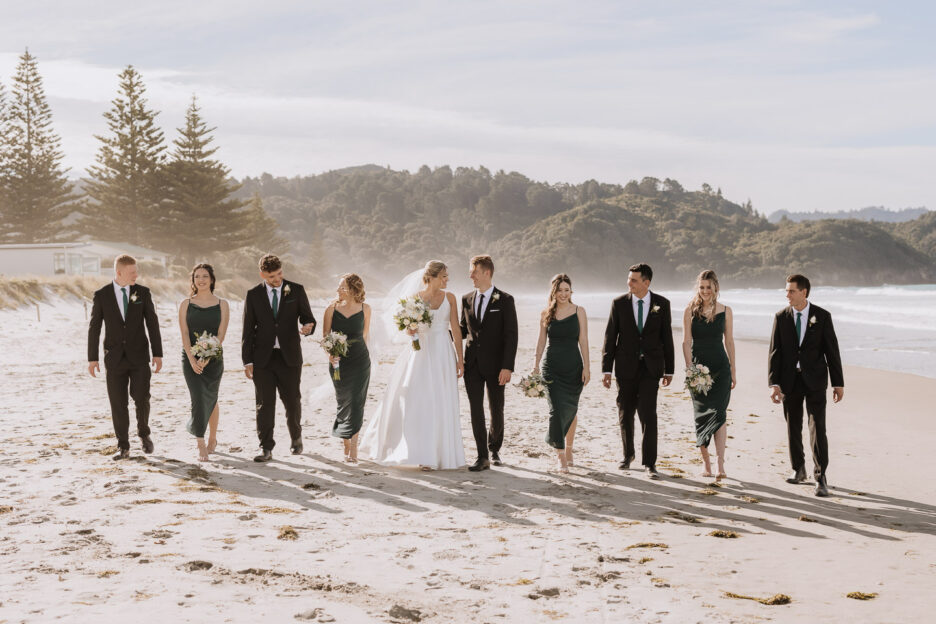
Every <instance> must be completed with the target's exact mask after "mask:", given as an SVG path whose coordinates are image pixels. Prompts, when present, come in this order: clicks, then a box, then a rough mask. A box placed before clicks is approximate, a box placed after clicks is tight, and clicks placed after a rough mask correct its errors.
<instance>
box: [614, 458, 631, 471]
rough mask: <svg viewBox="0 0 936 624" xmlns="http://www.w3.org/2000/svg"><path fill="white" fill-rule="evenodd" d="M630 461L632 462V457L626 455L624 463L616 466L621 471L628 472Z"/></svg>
mask: <svg viewBox="0 0 936 624" xmlns="http://www.w3.org/2000/svg"><path fill="white" fill-rule="evenodd" d="M632 461H634V456H633V455H628V456H627V457H625V458H624V461H622V462H621V463H620V464H618V468H620V469H621V470H630V465H631V462H632Z"/></svg>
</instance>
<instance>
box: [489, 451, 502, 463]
mask: <svg viewBox="0 0 936 624" xmlns="http://www.w3.org/2000/svg"><path fill="white" fill-rule="evenodd" d="M491 463H492V464H494V465H495V466H503V465H504V464H502V463H501V458H500V455H498V454H497V451H491Z"/></svg>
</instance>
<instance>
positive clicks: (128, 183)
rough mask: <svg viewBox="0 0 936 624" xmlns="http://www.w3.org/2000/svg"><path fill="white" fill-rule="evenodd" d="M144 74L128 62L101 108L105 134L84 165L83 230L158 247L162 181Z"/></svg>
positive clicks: (162, 225)
mask: <svg viewBox="0 0 936 624" xmlns="http://www.w3.org/2000/svg"><path fill="white" fill-rule="evenodd" d="M145 93H146V87H145V85H144V84H143V78H142V76H140V73H139V72H137V70H136V69H134V67H133V66H132V65H128V66H127V68H126V69H125V70H123V71H122V72H121V73H120V86H119V92H118V95H117V97H116V98H114V100H112V102H111V104H112V107H111V109H110V110H108V111H107V112H105V113H104V118H105V119H106V120H107V127H108V129H109V130H110V134H109V135H108V136H99V135H95V138H96V139H97V140H98V141H100V142H101V147H100V149H99V150H98V154H97V158H96V160H97V164H96V165H92V166H91V167H90V168H89V169H88V174H89V175H90V178H91V179H90V180H88V183H87V187H86V188H87V193H88V196H89V197H90V198H91V199H92V200H93V203H91V204H90V205H89V206H88V211H89V214H88V215H87V219H86V221H85V228H86V230H87V231H89V232H91V233H93V234H94V235H95V236H97V237H100V238H105V239H112V240H118V241H124V242H129V243H135V244H138V245H150V246H154V247H155V246H157V245H158V244H160V243H162V242H165V241H166V240H167V238H168V237H169V235H170V229H171V225H170V222H169V219H168V218H167V215H166V210H167V207H166V192H165V185H164V173H165V172H164V166H165V154H164V152H165V149H166V146H165V144H164V139H163V132H162V130H160V129H159V126H157V125H156V116H157V115H158V114H159V113H158V112H157V111H153V110H152V109H150V108H149V107H148V106H147V101H146V98H145V97H144V95H145Z"/></svg>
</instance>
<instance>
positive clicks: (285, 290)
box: [283, 284, 289, 297]
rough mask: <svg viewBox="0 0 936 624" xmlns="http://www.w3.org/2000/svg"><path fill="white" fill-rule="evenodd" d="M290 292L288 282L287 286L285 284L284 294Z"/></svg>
mask: <svg viewBox="0 0 936 624" xmlns="http://www.w3.org/2000/svg"><path fill="white" fill-rule="evenodd" d="M288 294H289V284H286V285H285V286H283V296H284V297H285V296H286V295H288Z"/></svg>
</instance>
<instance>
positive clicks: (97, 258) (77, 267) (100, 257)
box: [0, 240, 169, 277]
mask: <svg viewBox="0 0 936 624" xmlns="http://www.w3.org/2000/svg"><path fill="white" fill-rule="evenodd" d="M121 254H130V255H131V256H133V257H134V258H136V260H137V262H140V263H143V262H145V263H147V264H149V265H150V266H151V267H153V268H156V269H157V270H156V271H154V273H159V274H157V275H152V276H153V277H163V276H165V275H166V269H167V267H168V265H169V254H167V253H165V252H162V251H156V250H155V249H147V248H146V247H139V246H137V245H130V244H128V243H114V242H110V241H98V240H90V241H82V242H74V243H23V244H10V245H0V275H3V276H7V277H9V276H14V275H101V274H102V273H104V274H109V273H110V271H112V270H113V267H114V258H116V257H117V256H119V255H121ZM153 265H158V266H156V267H154V266H153ZM159 269H161V271H160V270H159Z"/></svg>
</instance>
